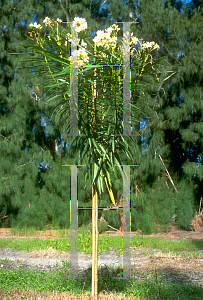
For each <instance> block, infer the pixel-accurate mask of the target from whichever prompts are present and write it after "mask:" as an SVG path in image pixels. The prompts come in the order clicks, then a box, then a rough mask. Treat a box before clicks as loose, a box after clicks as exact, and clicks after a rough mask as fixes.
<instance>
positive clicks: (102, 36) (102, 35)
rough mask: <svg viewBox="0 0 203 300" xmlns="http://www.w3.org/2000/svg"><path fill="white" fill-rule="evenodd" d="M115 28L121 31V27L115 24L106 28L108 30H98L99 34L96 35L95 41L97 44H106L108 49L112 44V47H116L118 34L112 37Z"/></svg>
mask: <svg viewBox="0 0 203 300" xmlns="http://www.w3.org/2000/svg"><path fill="white" fill-rule="evenodd" d="M113 30H117V31H119V30H120V28H118V26H117V25H115V24H113V25H112V26H110V27H109V28H107V29H105V31H106V32H104V31H103V30H98V31H97V36H95V37H94V39H93V42H94V43H95V44H96V45H97V46H104V47H106V48H107V49H109V47H110V45H111V46H112V47H115V45H116V41H117V37H116V36H113V37H111V33H112V31H113Z"/></svg>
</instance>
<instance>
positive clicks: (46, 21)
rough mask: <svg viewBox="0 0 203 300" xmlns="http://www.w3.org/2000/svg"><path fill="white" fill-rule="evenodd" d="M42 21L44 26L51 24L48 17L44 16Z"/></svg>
mask: <svg viewBox="0 0 203 300" xmlns="http://www.w3.org/2000/svg"><path fill="white" fill-rule="evenodd" d="M43 23H44V24H45V26H51V24H52V21H51V19H50V18H48V17H46V18H45V19H44V21H43Z"/></svg>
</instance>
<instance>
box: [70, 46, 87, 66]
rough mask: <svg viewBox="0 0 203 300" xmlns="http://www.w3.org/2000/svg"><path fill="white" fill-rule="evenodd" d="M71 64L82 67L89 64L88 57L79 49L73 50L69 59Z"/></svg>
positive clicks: (83, 50)
mask: <svg viewBox="0 0 203 300" xmlns="http://www.w3.org/2000/svg"><path fill="white" fill-rule="evenodd" d="M69 59H70V61H71V63H73V64H77V65H79V66H83V65H85V64H86V63H88V62H89V57H88V54H87V52H85V49H83V48H80V49H79V50H74V51H73V53H72V55H71V56H70V57H69Z"/></svg>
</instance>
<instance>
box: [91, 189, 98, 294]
mask: <svg viewBox="0 0 203 300" xmlns="http://www.w3.org/2000/svg"><path fill="white" fill-rule="evenodd" d="M92 199H93V201H92V297H93V299H94V300H97V299H98V195H97V192H96V191H95V189H94V187H93V186H92Z"/></svg>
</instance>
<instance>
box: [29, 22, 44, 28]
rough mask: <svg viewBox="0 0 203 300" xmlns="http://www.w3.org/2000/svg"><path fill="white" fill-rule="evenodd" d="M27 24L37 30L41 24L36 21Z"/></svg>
mask: <svg viewBox="0 0 203 300" xmlns="http://www.w3.org/2000/svg"><path fill="white" fill-rule="evenodd" d="M29 26H30V27H32V28H36V29H39V30H40V29H41V28H42V26H41V25H40V24H37V23H36V22H35V23H34V24H33V23H31V24H30V25H29Z"/></svg>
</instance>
